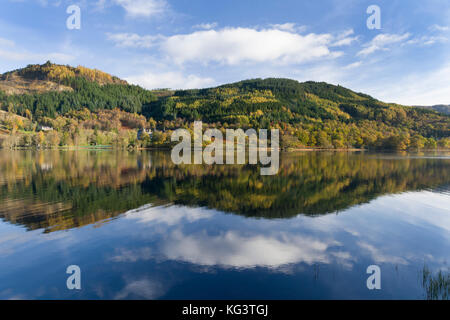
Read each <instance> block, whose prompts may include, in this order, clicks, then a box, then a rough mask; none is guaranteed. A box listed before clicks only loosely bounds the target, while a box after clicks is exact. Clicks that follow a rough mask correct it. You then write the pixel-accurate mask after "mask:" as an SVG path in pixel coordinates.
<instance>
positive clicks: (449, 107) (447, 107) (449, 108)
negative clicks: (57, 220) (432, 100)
mask: <svg viewBox="0 0 450 320" xmlns="http://www.w3.org/2000/svg"><path fill="white" fill-rule="evenodd" d="M418 108H424V109H431V110H435V111H437V112H440V113H445V114H449V115H450V104H437V105H434V106H418Z"/></svg>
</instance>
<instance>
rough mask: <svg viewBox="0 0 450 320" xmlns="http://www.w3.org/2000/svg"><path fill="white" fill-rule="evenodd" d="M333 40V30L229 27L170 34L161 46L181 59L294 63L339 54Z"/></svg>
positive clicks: (232, 62) (204, 61) (228, 62)
mask: <svg viewBox="0 0 450 320" xmlns="http://www.w3.org/2000/svg"><path fill="white" fill-rule="evenodd" d="M331 40H332V36H331V35H329V34H314V33H310V34H308V35H305V36H303V35H300V34H296V33H291V32H287V31H282V30H278V29H263V30H256V29H250V28H225V29H222V30H219V31H215V30H208V31H197V32H194V33H191V34H185V35H174V36H171V37H168V38H167V39H166V40H165V41H164V42H163V43H162V45H161V48H162V50H163V52H165V53H166V54H167V55H168V56H169V57H170V58H172V59H173V60H174V61H175V62H177V63H184V62H192V61H193V62H201V63H207V62H212V61H214V62H219V63H225V64H229V65H236V64H239V63H242V62H273V63H279V64H290V63H302V62H306V61H311V60H314V59H318V58H333V57H336V56H338V55H339V52H331V51H330V50H329V48H328V45H329V44H330V42H331Z"/></svg>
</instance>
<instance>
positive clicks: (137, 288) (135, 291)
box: [114, 278, 164, 300]
mask: <svg viewBox="0 0 450 320" xmlns="http://www.w3.org/2000/svg"><path fill="white" fill-rule="evenodd" d="M163 293H164V287H163V286H162V285H161V284H160V283H159V282H156V281H153V280H150V279H147V278H143V279H138V280H131V281H129V282H128V283H127V284H126V286H125V287H124V288H123V289H122V290H121V291H119V292H118V293H117V294H116V296H115V297H114V299H117V300H123V299H126V298H130V297H131V298H133V297H138V298H139V299H147V300H151V299H156V298H158V297H159V296H161V295H162V294H163Z"/></svg>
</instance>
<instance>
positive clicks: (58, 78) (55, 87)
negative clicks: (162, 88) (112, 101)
mask: <svg viewBox="0 0 450 320" xmlns="http://www.w3.org/2000/svg"><path fill="white" fill-rule="evenodd" d="M68 78H83V79H86V80H88V81H92V82H97V83H98V84H100V85H104V84H127V82H126V81H124V80H121V79H119V78H117V77H114V76H111V75H110V74H108V73H105V72H102V71H100V70H96V69H89V68H85V67H82V66H78V67H76V68H74V67H71V66H64V65H57V64H52V63H51V62H50V61H47V63H45V64H43V65H39V64H35V65H28V66H27V67H25V68H22V69H18V70H14V71H10V72H6V73H4V74H2V75H0V90H2V91H3V92H5V93H6V94H26V93H44V92H49V91H72V88H71V87H70V86H67V85H64V84H63V83H64V81H65V80H66V79H68Z"/></svg>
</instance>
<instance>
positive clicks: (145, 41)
mask: <svg viewBox="0 0 450 320" xmlns="http://www.w3.org/2000/svg"><path fill="white" fill-rule="evenodd" d="M107 37H108V40H110V41H113V42H114V43H115V44H116V45H117V46H119V47H133V48H150V47H153V46H154V45H155V43H156V41H158V40H159V39H161V37H160V36H149V35H147V36H140V35H137V34H135V33H108V34H107Z"/></svg>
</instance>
